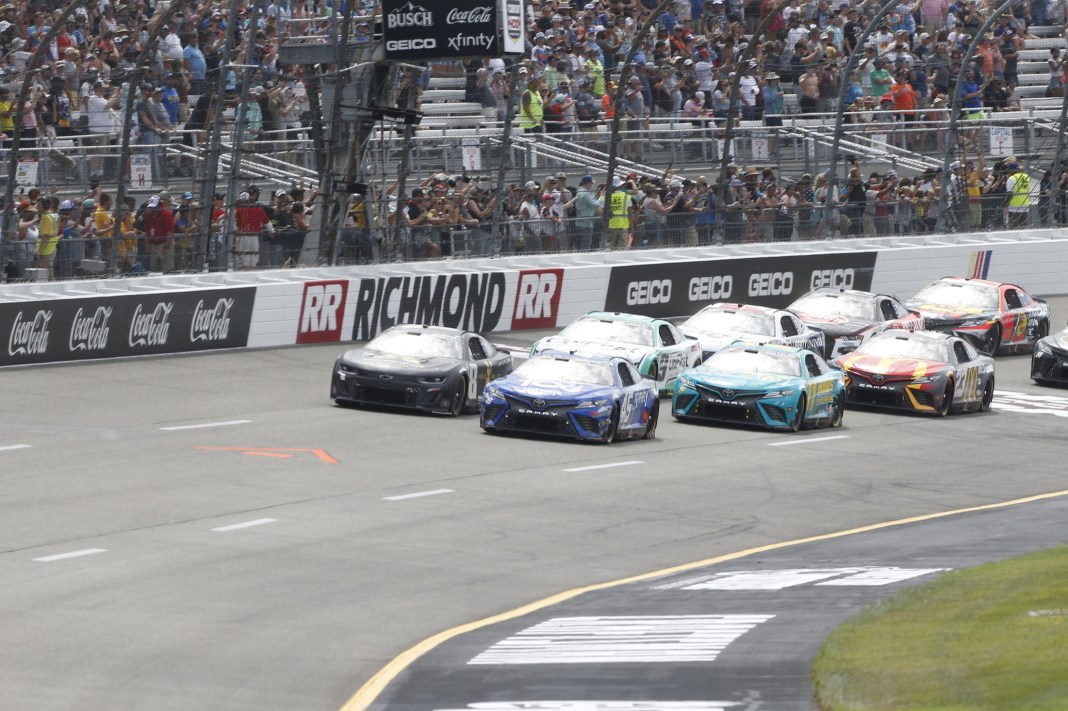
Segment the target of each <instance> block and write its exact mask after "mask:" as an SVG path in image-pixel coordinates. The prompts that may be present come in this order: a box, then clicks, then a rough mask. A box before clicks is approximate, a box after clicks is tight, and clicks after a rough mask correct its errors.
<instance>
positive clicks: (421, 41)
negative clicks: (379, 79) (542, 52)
mask: <svg viewBox="0 0 1068 711" xmlns="http://www.w3.org/2000/svg"><path fill="white" fill-rule="evenodd" d="M498 17H499V6H498V4H497V0H451V2H447V3H446V2H441V0H383V2H382V39H383V40H384V41H385V45H386V57H387V58H388V59H399V60H408V59H456V58H459V57H496V56H499V55H500V54H501V52H502V48H501V46H500V41H499V38H498Z"/></svg>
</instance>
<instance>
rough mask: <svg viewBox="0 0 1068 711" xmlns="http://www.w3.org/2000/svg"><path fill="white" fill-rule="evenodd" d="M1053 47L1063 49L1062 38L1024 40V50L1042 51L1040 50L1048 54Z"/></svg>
mask: <svg viewBox="0 0 1068 711" xmlns="http://www.w3.org/2000/svg"><path fill="white" fill-rule="evenodd" d="M1053 47H1060V48H1061V49H1062V50H1063V49H1064V38H1063V37H1039V38H1037V39H1025V40H1024V49H1025V50H1032V49H1042V50H1046V52H1047V54H1048V52H1049V50H1050V49H1052V48H1053Z"/></svg>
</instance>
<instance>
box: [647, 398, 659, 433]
mask: <svg viewBox="0 0 1068 711" xmlns="http://www.w3.org/2000/svg"><path fill="white" fill-rule="evenodd" d="M659 420H660V402H659V401H657V400H653V406H652V407H651V408H649V424H647V425H646V426H645V439H655V438H656V425H657V423H658V422H659Z"/></svg>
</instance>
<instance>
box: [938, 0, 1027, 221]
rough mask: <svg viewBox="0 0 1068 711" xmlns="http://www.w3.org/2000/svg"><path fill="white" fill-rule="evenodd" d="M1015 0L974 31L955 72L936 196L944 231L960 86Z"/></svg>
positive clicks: (958, 114) (954, 151)
mask: <svg viewBox="0 0 1068 711" xmlns="http://www.w3.org/2000/svg"><path fill="white" fill-rule="evenodd" d="M1015 2H1016V0H1005V2H1003V3H1002V4H1001V5H999V6H998V7H997V9H996V10H994V12H993V13H991V15H990V17H988V18H987V19H986V22H984V23H983V26H982V27H980V28H979V31H978V32H977V33H975V37H973V38H972V41H971V43H970V44H969V45H968V49H967V50H965V52H964V59H963V60H962V61H961V64H960V71H959V72H958V73H957V84H956V86H954V87H953V102H952V108H951V109H950V111H949V127H948V128H947V129H946V153H945V155H944V156H943V157H942V189H941V194H940V195H939V196H938V227H937V229H938V230H939V231H943V232H944V231H945V228H946V210H947V209H948V205H949V184H950V175H949V166H950V163H951V162H952V158H953V155H954V154H955V153H956V149H957V120H958V117H959V116H960V111H961V98H960V88H961V84H963V83H964V77H965V76H967V74H968V67H969V65H970V64H971V62H972V57H973V56H975V50H976V48H977V47H978V46H979V42H980V41H981V40H982V38H983V36H984V35H986V33H987V32H989V31H990V28H991V27H993V26H994V23H995V22H997V20H998V18H999V17H1001V16H1002V15H1004V14H1005V12H1006V11H1007V10H1008V9H1010V8H1011V7H1012V6H1013V5H1014V4H1015Z"/></svg>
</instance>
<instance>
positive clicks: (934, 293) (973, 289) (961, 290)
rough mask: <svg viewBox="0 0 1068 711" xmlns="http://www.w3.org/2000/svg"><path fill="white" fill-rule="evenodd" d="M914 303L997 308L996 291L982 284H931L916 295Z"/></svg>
mask: <svg viewBox="0 0 1068 711" xmlns="http://www.w3.org/2000/svg"><path fill="white" fill-rule="evenodd" d="M913 300H914V301H922V302H924V303H926V304H939V305H942V306H971V307H974V308H980V309H996V308H997V307H998V290H997V289H996V288H995V287H992V286H984V285H982V284H947V283H940V284H931V285H930V286H929V287H927V288H926V289H924V290H923V291H921V292H920V293H918V294H916V296H914V297H913Z"/></svg>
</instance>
